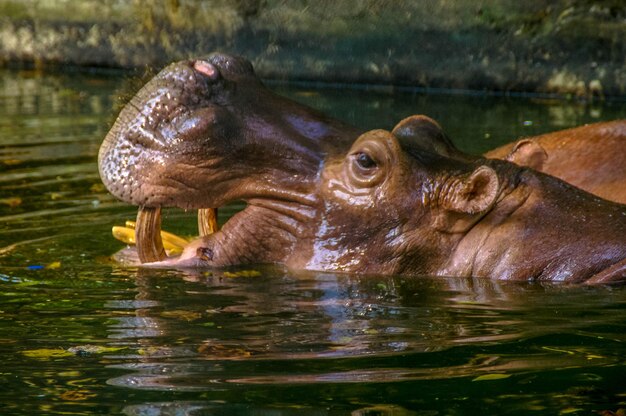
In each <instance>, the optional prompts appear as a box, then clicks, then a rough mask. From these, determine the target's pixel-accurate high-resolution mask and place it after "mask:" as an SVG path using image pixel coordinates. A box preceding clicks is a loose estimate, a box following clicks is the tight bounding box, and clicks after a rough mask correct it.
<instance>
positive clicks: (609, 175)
mask: <svg viewBox="0 0 626 416" xmlns="http://www.w3.org/2000/svg"><path fill="white" fill-rule="evenodd" d="M484 156H485V157H487V158H493V159H505V160H508V161H511V162H514V163H517V164H519V165H524V166H529V167H532V168H534V169H536V170H539V171H541V172H544V173H547V174H550V175H553V176H556V177H558V178H561V179H563V180H564V181H566V182H569V183H570V184H572V185H575V186H577V187H579V188H581V189H584V190H585V191H588V192H591V193H593V194H595V195H598V196H600V197H602V198H605V199H608V200H611V201H617V202H620V203H626V120H617V121H612V122H606V123H596V124H590V125H586V126H582V127H576V128H573V129H568V130H562V131H557V132H553V133H547V134H544V135H541V136H537V137H531V138H527V139H522V140H519V141H516V142H513V143H509V144H506V145H504V146H502V147H499V148H497V149H494V150H491V151H489V152H487V153H485V155H484Z"/></svg>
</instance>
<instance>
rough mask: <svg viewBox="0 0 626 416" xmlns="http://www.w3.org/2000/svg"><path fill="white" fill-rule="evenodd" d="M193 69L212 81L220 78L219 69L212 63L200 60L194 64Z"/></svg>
mask: <svg viewBox="0 0 626 416" xmlns="http://www.w3.org/2000/svg"><path fill="white" fill-rule="evenodd" d="M193 68H194V69H195V70H196V71H198V72H200V73H201V74H204V75H205V76H207V77H208V78H209V79H210V80H212V81H216V80H217V79H219V77H220V73H219V71H218V70H217V67H216V66H215V65H213V64H212V63H210V62H206V61H200V60H198V61H196V62H194V64H193Z"/></svg>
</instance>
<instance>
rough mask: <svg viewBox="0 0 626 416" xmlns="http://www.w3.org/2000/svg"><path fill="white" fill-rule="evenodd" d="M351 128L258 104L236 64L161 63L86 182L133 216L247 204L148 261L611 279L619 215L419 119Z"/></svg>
mask: <svg viewBox="0 0 626 416" xmlns="http://www.w3.org/2000/svg"><path fill="white" fill-rule="evenodd" d="M361 133H362V132H361V131H359V130H358V129H356V128H353V127H350V126H347V125H345V124H343V123H341V122H338V121H336V120H333V119H330V118H327V117H325V116H323V115H321V114H319V113H317V112H315V111H313V110H311V109H309V108H307V107H305V106H302V105H299V104H296V103H293V102H292V101H289V100H287V99H284V98H282V97H279V96H276V95H274V94H272V93H271V92H269V91H268V90H267V89H265V88H264V87H263V86H262V84H261V83H260V82H259V81H258V79H257V78H256V77H255V75H254V73H253V71H252V67H251V66H250V64H249V63H248V62H247V61H245V60H242V59H240V58H233V57H229V56H224V55H214V56H211V57H209V58H207V59H206V60H197V61H185V62H180V63H177V64H173V65H171V66H170V67H168V68H166V69H165V70H163V71H162V72H161V73H160V74H159V75H157V77H155V78H154V79H153V80H152V81H151V82H150V83H148V84H147V85H146V86H145V87H144V88H143V89H142V90H141V91H140V92H139V93H138V94H137V96H136V97H135V98H134V99H133V100H132V101H131V103H130V104H129V105H128V106H127V107H126V108H125V109H124V110H123V111H122V113H121V114H120V116H119V118H118V120H117V121H116V123H115V125H114V126H113V128H112V129H111V131H110V132H109V134H108V135H107V138H106V139H105V142H104V143H103V145H102V147H101V150H100V155H99V164H100V172H101V176H102V179H103V182H104V183H105V185H106V186H107V188H108V189H109V190H110V191H111V192H112V193H113V194H114V195H115V196H117V197H119V198H120V199H122V200H124V201H126V202H129V203H132V204H135V205H140V206H144V207H161V206H178V207H181V208H185V209H202V208H209V207H220V206H222V205H224V204H226V203H229V202H232V201H236V200H243V201H245V202H246V203H247V204H248V205H247V207H246V208H245V209H244V210H243V211H241V212H239V213H238V214H236V215H235V216H233V217H232V218H231V219H229V220H228V221H227V222H226V224H224V226H223V228H222V229H221V230H220V231H218V232H216V233H214V234H212V235H209V236H206V237H203V238H201V239H198V240H196V241H194V242H192V243H191V244H190V245H189V246H188V247H187V248H186V249H185V251H184V253H183V254H182V255H181V256H180V257H178V258H172V259H164V260H163V261H161V262H159V263H158V264H160V265H176V266H185V267H221V266H228V265H235V264H247V263H281V264H286V265H288V266H289V267H293V268H299V269H312V270H337V271H346V272H359V273H400V274H431V275H454V276H470V275H472V276H484V277H490V278H499V279H515V280H528V279H531V280H532V279H541V280H567V281H576V282H578V281H590V282H604V281H612V280H619V279H620V276H621V275H620V270H621V269H620V267H621V266H619V262H620V261H621V260H622V258H623V252H624V250H623V249H622V248H621V247H622V246H623V245H624V244H623V242H624V240H623V238H622V237H621V236H624V235H626V234H624V231H626V230H625V229H624V220H622V219H621V218H622V217H623V216H624V213H623V210H624V208H623V207H622V206H621V205H617V204H612V203H610V202H607V201H604V200H601V199H599V198H595V197H593V196H591V195H589V194H587V193H585V192H583V191H580V190H578V189H576V188H574V187H572V186H570V185H567V184H565V183H563V182H562V181H559V180H558V179H555V178H553V177H550V176H547V175H542V174H539V173H537V172H535V171H534V170H530V169H524V168H521V167H519V166H517V165H515V164H512V163H509V162H506V161H495V160H494V161H487V160H484V159H477V158H475V157H472V156H468V155H465V154H463V153H461V152H459V151H458V150H456V149H455V148H454V146H453V145H452V143H451V142H450V141H449V140H448V139H447V137H446V136H445V134H443V132H442V131H441V129H440V128H439V126H438V125H437V124H436V123H434V122H432V121H431V120H430V119H428V118H425V117H415V118H411V119H409V120H407V121H405V122H404V123H401V124H400V125H399V126H397V127H396V129H394V131H393V133H389V132H384V131H375V132H370V133H368V134H365V135H362V136H361V137H360V138H359V139H358V140H357V141H356V142H355V139H356V138H357V137H359V135H360V134H361ZM518 148H521V147H520V146H518ZM513 153H515V152H513ZM510 154H511V152H510V151H509V152H508V153H507V155H505V156H504V157H507V156H509V155H510ZM549 157H553V156H552V155H549ZM529 160H531V161H534V160H535V158H530V159H529ZM595 173H598V174H605V173H604V172H595ZM573 182H574V183H575V181H573ZM564 206H567V207H569V209H570V210H571V211H572V216H571V218H570V219H567V218H568V215H567V214H566V213H564V212H563V207H564ZM567 227H574V228H573V229H569V228H567ZM564 230H567V231H564ZM581 236H582V238H581ZM533 243H535V244H533ZM509 244H510V247H509V246H508V245H509ZM159 260H160V258H159ZM610 267H613V268H614V269H611V270H610V271H609V272H603V270H604V271H606V270H607V268H610ZM602 273H605V275H602Z"/></svg>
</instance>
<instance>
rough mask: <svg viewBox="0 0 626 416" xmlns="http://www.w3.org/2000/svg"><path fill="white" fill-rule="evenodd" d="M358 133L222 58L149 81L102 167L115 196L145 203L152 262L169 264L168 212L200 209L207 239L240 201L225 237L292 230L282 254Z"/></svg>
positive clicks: (187, 64) (103, 153)
mask: <svg viewBox="0 0 626 416" xmlns="http://www.w3.org/2000/svg"><path fill="white" fill-rule="evenodd" d="M358 135H359V131H357V130H356V129H354V128H352V127H349V126H347V125H344V124H343V123H340V122H338V121H335V120H332V119H330V118H326V117H325V116H323V115H321V114H319V113H317V112H315V111H313V110H311V109H309V108H308V107H305V106H301V105H299V104H296V103H294V102H292V101H289V100H286V99H284V98H282V97H280V96H278V95H275V94H274V93H272V92H270V91H269V90H267V89H266V88H265V87H264V86H263V85H262V83H261V82H260V81H259V79H258V78H257V77H256V75H255V74H254V71H253V69H252V65H251V64H250V62H248V61H246V60H245V59H242V58H238V57H232V56H228V55H222V54H214V55H211V56H209V57H207V58H204V59H198V60H188V61H181V62H177V63H174V64H171V65H169V66H168V67H166V68H165V69H163V70H162V71H161V72H160V73H159V74H157V75H156V76H155V77H154V78H153V79H152V80H151V81H150V82H148V83H147V84H146V85H145V86H144V87H143V88H142V89H141V90H140V91H139V92H138V93H137V94H136V95H135V96H134V97H133V98H132V100H131V101H130V102H129V103H128V104H127V105H126V106H125V107H124V109H123V110H122V111H121V113H120V114H119V116H118V118H117V120H116V122H115V123H114V125H113V127H112V128H111V130H110V131H109V133H108V134H107V136H106V138H105V140H104V142H103V143H102V146H101V148H100V152H99V158H98V159H99V160H98V162H99V168H100V176H101V178H102V181H103V183H104V184H105V186H106V187H107V188H108V190H109V191H110V192H111V193H112V194H113V195H114V196H116V197H117V198H119V199H121V200H123V201H125V202H128V203H130V204H133V205H138V206H139V212H138V216H137V224H136V231H135V232H136V243H137V248H138V254H139V258H140V261H141V262H142V263H147V262H156V261H161V260H163V259H165V258H166V254H165V250H164V248H163V244H162V241H161V237H160V225H161V215H160V212H161V208H162V207H179V208H183V209H197V210H199V214H198V219H199V221H198V225H199V233H200V235H201V236H205V235H209V234H212V233H214V232H216V231H217V223H216V209H217V208H218V207H221V206H223V205H225V204H227V203H229V202H232V201H237V200H243V201H245V202H247V203H248V207H247V208H246V209H244V211H242V212H241V213H239V214H237V215H236V216H235V217H236V218H235V217H233V218H232V219H231V220H229V221H228V223H227V224H225V226H224V229H226V230H228V229H230V230H231V233H230V234H227V235H225V236H222V237H221V240H222V241H228V242H229V243H232V241H231V240H234V239H235V238H234V237H233V234H241V233H242V231H241V230H245V229H246V226H248V228H250V223H251V222H255V221H256V222H257V223H258V222H262V223H265V225H266V226H267V227H270V228H271V227H272V226H273V227H275V228H278V229H280V230H285V229H288V232H286V233H285V234H288V235H285V237H284V241H281V242H279V243H277V244H276V246H277V250H282V249H283V248H282V246H284V245H285V244H287V243H288V242H289V241H293V240H294V234H297V233H298V232H299V231H298V230H299V229H300V228H299V226H298V224H299V223H300V222H302V221H306V218H307V217H308V216H310V215H311V214H310V211H311V209H312V207H313V206H314V205H315V204H316V203H317V202H316V199H315V197H314V192H312V190H313V188H314V187H315V183H316V177H317V176H318V174H319V169H320V165H321V163H322V161H323V159H324V156H325V155H326V154H327V153H328V152H332V151H336V150H345V148H346V147H348V146H349V145H350V143H351V142H352V140H353V139H354V138H355V137H357V136H358ZM269 211H271V212H272V214H271V215H269V214H267V212H269ZM231 223H232V224H231ZM258 226H259V225H258V224H257V225H255V227H258ZM234 229H239V231H235V230H234ZM281 232H282V231H279V232H278V234H280V233H281ZM244 234H245V232H244ZM248 234H249V233H248ZM247 237H248V238H255V239H258V238H260V237H259V236H250V235H248V236H247ZM238 238H240V239H241V238H245V237H243V236H239V237H238ZM272 238H277V237H275V236H274V237H272ZM270 251H271V250H270ZM250 255H251V256H254V254H253V253H251V254H250ZM277 255H278V254H277ZM232 256H234V255H233V254H232V253H231V254H230V257H232ZM224 257H225V258H228V257H229V255H225V256H224ZM257 260H259V261H265V260H268V261H271V259H257ZM230 261H231V262H234V261H241V259H240V258H238V259H237V260H232V259H231V260H230ZM223 263H228V260H226V259H225V260H223Z"/></svg>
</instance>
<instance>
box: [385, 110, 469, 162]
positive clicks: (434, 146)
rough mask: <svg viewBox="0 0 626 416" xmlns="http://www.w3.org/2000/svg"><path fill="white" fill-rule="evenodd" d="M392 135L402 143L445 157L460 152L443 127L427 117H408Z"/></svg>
mask: <svg viewBox="0 0 626 416" xmlns="http://www.w3.org/2000/svg"><path fill="white" fill-rule="evenodd" d="M392 133H393V135H394V136H396V137H397V138H398V139H399V140H401V141H405V142H407V143H408V144H410V145H413V146H419V147H420V148H422V149H424V150H428V151H431V152H435V153H438V154H440V155H443V156H447V157H451V156H453V155H454V154H455V153H457V152H458V150H457V148H456V147H454V144H452V141H451V140H450V139H449V138H448V136H446V134H445V133H444V132H443V130H442V129H441V126H439V124H438V123H437V122H436V121H435V120H433V119H432V118H430V117H427V116H423V115H417V116H410V117H407V118H405V119H404V120H402V121H400V122H399V123H398V124H397V125H396V127H394V128H393V131H392Z"/></svg>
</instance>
